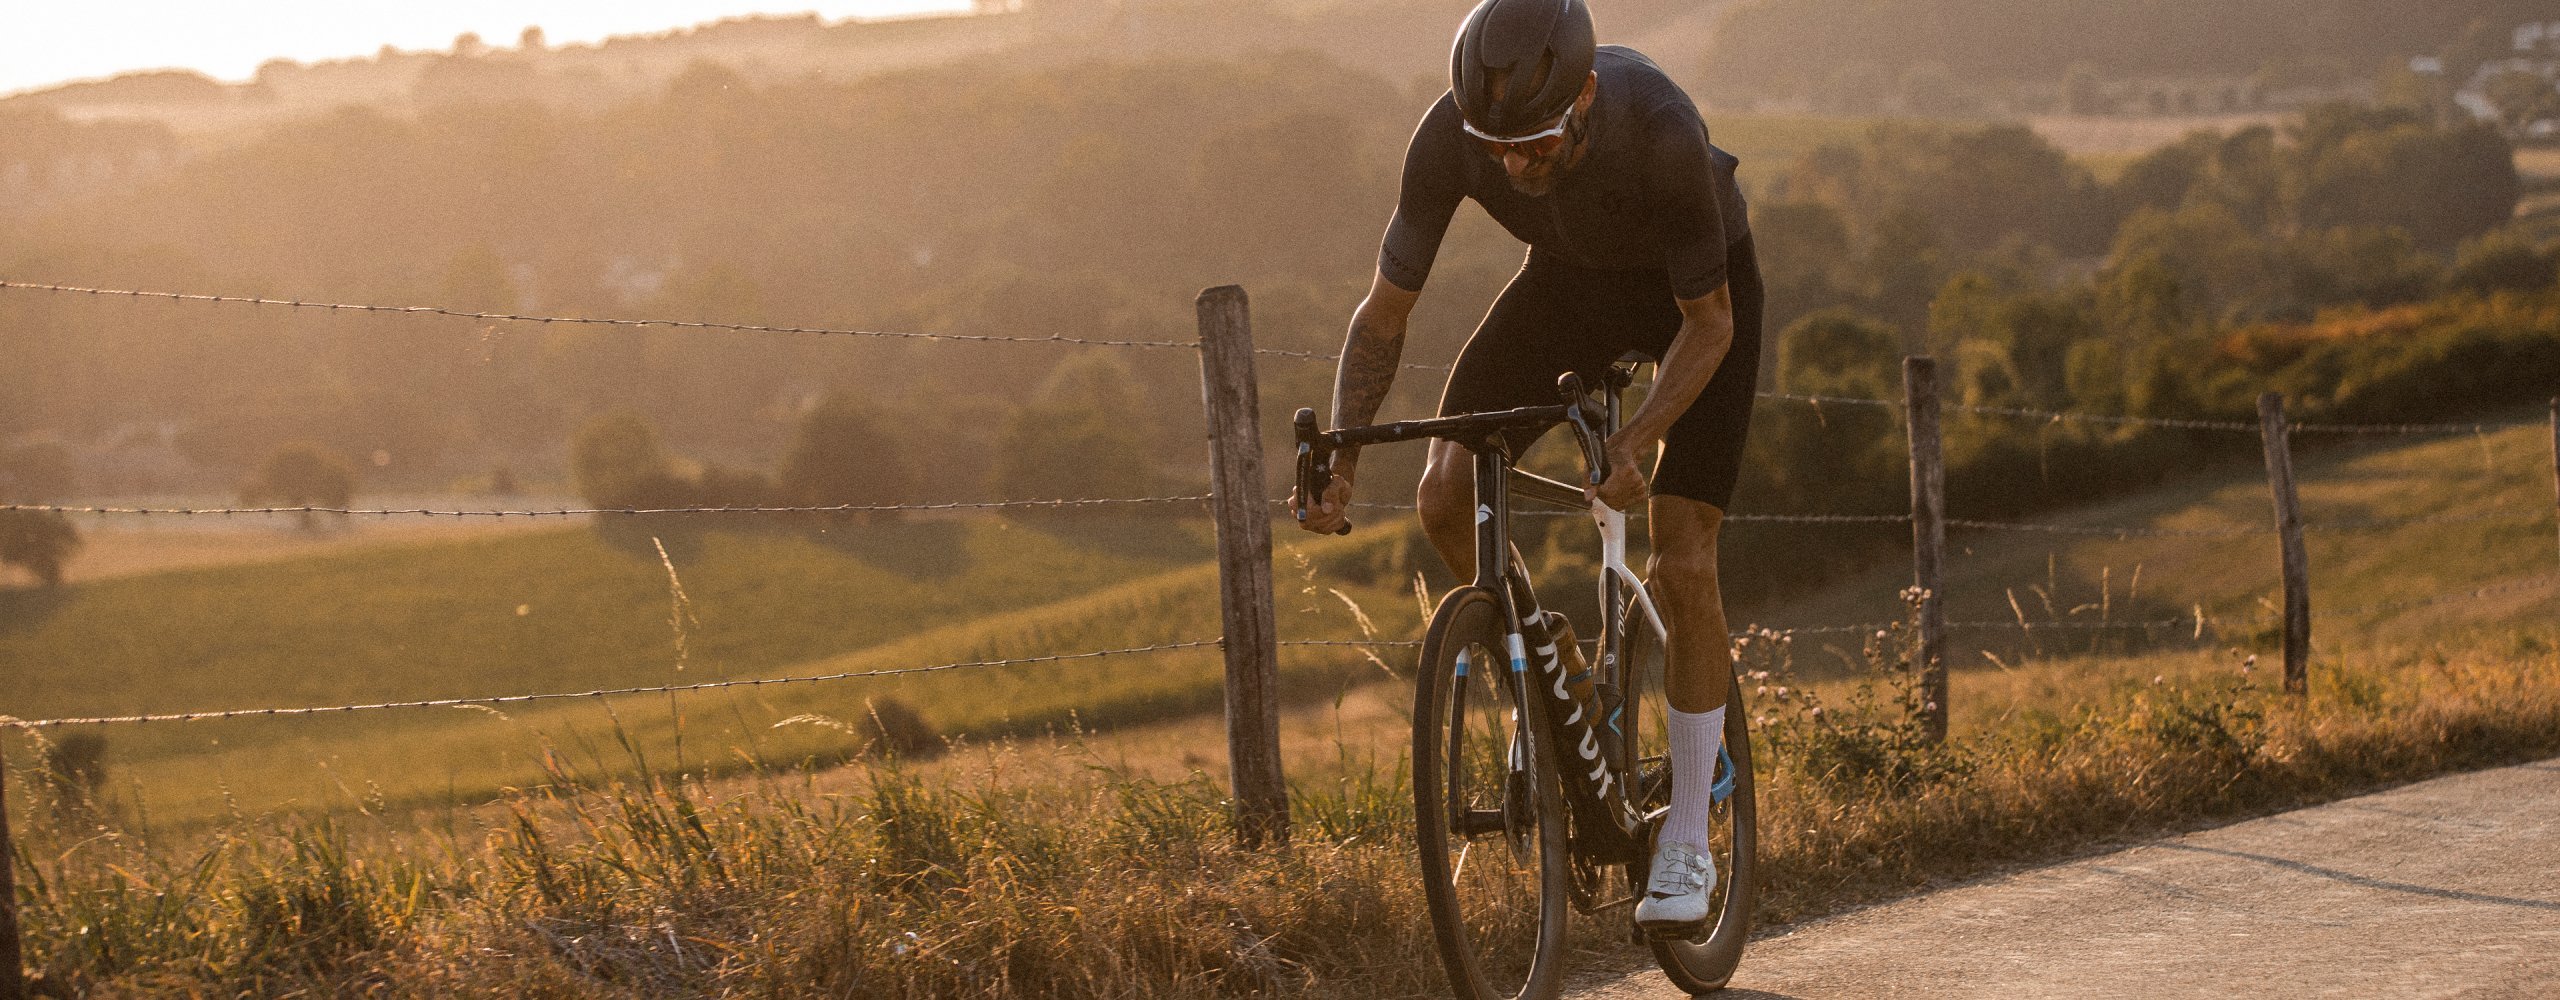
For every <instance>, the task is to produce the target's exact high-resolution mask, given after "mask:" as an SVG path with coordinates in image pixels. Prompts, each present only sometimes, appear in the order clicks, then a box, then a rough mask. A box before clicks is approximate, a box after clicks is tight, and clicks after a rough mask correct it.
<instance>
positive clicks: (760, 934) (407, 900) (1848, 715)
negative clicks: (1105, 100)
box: [23, 626, 2560, 998]
mask: <svg viewBox="0 0 2560 1000" xmlns="http://www.w3.org/2000/svg"><path fill="white" fill-rule="evenodd" d="M1771 648H1772V649H1781V648H1783V647H1777V646H1773V647H1771ZM2555 648H2560V635H2555V634H2554V632H2553V630H2552V629H2550V628H2549V627H2547V626H2535V627H2532V628H2527V629H2509V630H2506V631H2505V633H2504V634H2503V635H2502V636H2501V637H2499V638H2498V640H2497V641H2494V642H2480V643H2462V642H2448V643H2431V644H2422V645H2409V646H2400V647H2394V648H2391V649H2389V650H2382V649H2376V650H2372V651H2359V652H2357V653H2354V654H2351V655H2349V656H2346V657H2343V658H2341V659H2340V660H2339V661H2338V662H2336V663H2334V664H2332V665H2331V668H2330V671H2329V672H2328V673H2327V674H2326V675H2325V676H2324V683H2322V684H2321V685H2319V686H2317V687H2315V688H2314V694H2313V695H2312V697H2311V698H2309V699H2308V700H2295V699H2290V698H2285V697H2282V696H2279V695H2275V694H2272V693H2271V692H2270V691H2269V690H2268V685H2267V684H2265V683H2264V678H2263V675H2260V676H2257V677H2251V676H2248V675H2244V674H2242V673H2240V672H2239V671H2238V669H2237V665H2236V664H2233V663H2229V662H2220V661H2218V660H2217V658H2212V657H2202V656H2198V655H2196V654H2183V653H2182V654H2157V655H2155V656H2152V657H2147V658H2141V659H2137V660H2133V661H2116V662H2114V663H2112V664H2111V666H2113V667H2116V668H2118V669H2117V670H2116V671H2113V672H2112V673H2114V674H2116V675H2117V676H2116V677H2113V678H2110V677H2108V676H2103V675H2101V674H2100V673H2098V672H2093V671H2087V670H2082V669H2079V667H2080V666H2082V665H2081V664H2076V663H2073V662H2071V661H2064V660H2057V661H2053V662H2049V663H2039V664H2036V665H2033V666H2031V667H2027V668H2022V669H2021V670H2019V671H2014V672H2012V673H2011V674H2008V675H1981V674H1977V675H1975V676H1973V677H1972V678H1971V679H1969V680H1968V681H1967V682H1966V683H1967V684H1968V685H1969V687H1970V690H1969V691H1968V693H1969V694H1972V695H1976V696H1978V697H1976V698H1974V699H1973V700H1974V701H1976V702H1977V703H1979V704H1984V705H1988V704H1990V703H1991V702H1992V700H1993V697H1992V696H1993V695H1994V694H1995V692H1996V688H1994V687H1986V686H1983V685H1985V684H1992V683H2007V684H2010V685H2012V687H2011V688H2010V689H2009V690H2008V692H2007V693H2008V694H2009V695H2010V699H2009V700H2008V701H2007V703H2006V704H2007V707H2006V710H2005V711H2004V712H2003V713H2001V714H2000V715H1998V716H1990V715H1980V714H1978V715H1976V716H1975V717H1973V718H1970V719H1969V720H1968V724H1967V725H1966V726H1964V727H1963V728H1962V729H1961V730H1960V733H1959V736H1958V737H1957V738H1956V739H1955V740H1953V741H1951V742H1950V743H1949V744H1946V745H1944V746H1941V747H1929V746H1924V745H1921V744H1918V743H1915V742H1912V741H1910V740H1908V739H1907V738H1906V737H1907V734H1908V726H1907V724H1906V723H1907V720H1901V719H1898V718H1896V717H1894V716H1893V715H1892V714H1891V713H1889V712H1874V711H1860V710H1857V709H1855V708H1854V707H1853V706H1855V705H1856V704H1858V699H1857V698H1856V697H1855V695H1854V693H1853V692H1852V691H1851V690H1850V688H1851V686H1852V685H1850V684H1846V683H1834V684H1830V685H1824V686H1821V687H1820V690H1821V691H1822V692H1823V694H1824V696H1825V697H1826V698H1827V699H1828V701H1827V704H1828V705H1829V706H1830V707H1831V708H1832V709H1833V711H1832V712H1831V714H1830V716H1829V718H1830V720H1831V721H1830V722H1828V723H1815V722H1813V721H1812V720H1811V717H1810V716H1809V715H1808V714H1807V713H1806V712H1804V711H1803V710H1802V708H1801V706H1805V705H1807V704H1808V702H1807V700H1806V698H1805V697H1804V689H1802V688H1799V689H1797V691H1796V693H1795V694H1794V695H1793V696H1792V697H1790V698H1787V699H1779V698H1776V697H1774V696H1772V695H1769V694H1766V693H1763V694H1761V695H1759V696H1758V697H1759V699H1760V700H1759V702H1758V704H1757V705H1756V706H1755V710H1756V711H1758V712H1760V713H1761V714H1763V715H1765V716H1768V717H1769V719H1768V721H1766V722H1764V723H1763V724H1762V727H1761V731H1760V736H1759V739H1761V740H1762V746H1763V747H1765V748H1766V749H1767V753H1766V754H1765V755H1764V756H1763V758H1762V759H1763V760H1764V761H1765V762H1766V763H1765V764H1764V768H1763V770H1762V772H1761V774H1760V782H1761V789H1762V791H1761V802H1762V809H1763V813H1762V827H1761V829H1762V836H1763V848H1762V850H1763V854H1762V859H1763V871H1764V875H1765V877H1766V879H1767V887H1768V888H1767V891H1766V894H1765V895H1764V898H1763V909H1762V912H1761V917H1762V919H1763V921H1764V922H1766V923H1770V924H1774V923H1777V922H1782V921H1788V920H1793V919H1800V918H1803V917H1806V916H1810V915H1814V914H1819V913H1822V912H1826V911H1829V910H1832V909H1836V908H1838V907H1840V906H1842V905H1846V904H1850V903H1854V902H1858V901H1863V900H1868V899H1875V898H1882V897H1886V896H1891V895H1895V894H1899V893H1904V892H1909V891H1912V890H1913V889H1916V888H1920V887H1924V886H1927V885H1930V884H1934V883H1941V882H1945V881H1948V880H1955V879H1962V878H1967V877H1971V876H1975V875H1979V874H1982V873H1984V872H1985V871H1989V870H1994V869H1997V868H2000V867H2003V866H2008V865H2015V864H2020V863H2025V862H2031V861H2034V860H2038V859H2041V858H2047V857H2052V856H2056V855H2058V854H2067V853H2070V852H2074V851H2079V850H2085V849H2087V848H2088V847H2089V846H2091V845H2092V844H2103V843H2108V842H2112V841H2116V840H2119V839H2123V838H2128V837H2136V836H2141V835H2144V834H2147V833H2150V832H2154V831H2158V830H2162V829H2170V828H2177V827H2181V826H2190V825H2195V824H2201V823H2209V822H2214V821H2218V820H2222V819H2228V818H2234V817H2238V816H2245V815H2251V814H2255V813H2259V812H2264V811H2267V810H2272V809H2278V808H2282V807H2286V806H2289V805H2293V804H2297V803H2302V802H2309V801H2317V800H2321V799H2326V798H2332V797H2336V796H2339V795H2343V794H2349V793H2352V792H2354V791H2357V790H2361V789H2365V788H2370V787H2374V786H2376V785H2378V784H2383V783H2389V782H2393V781H2399V780H2407V779H2410V778H2415V777H2420V776H2424V775H2427V774H2431V773H2437V772H2440V771H2442V770H2445V769H2448V768H2460V767H2472V766H2481V765H2486V764H2494V763H2502V762H2509V761H2515V760H2522V759H2533V758H2535V757H2537V756H2541V755H2547V754H2550V753H2553V752H2560V657H2556V656H2555V655H2554V653H2553V650H2554V649H2555ZM1784 660H1785V657H1784V656H1768V655H1763V656H1758V657H1755V658H1754V659H1753V661H1752V666H1754V667H1755V668H1771V667H1775V668H1777V673H1776V674H1774V675H1773V676H1772V677H1770V678H1767V680H1771V681H1784V680H1786V679H1787V677H1786V676H1785V672H1784V668H1783V666H1782V664H1783V662H1784ZM2123 673H2138V674H2148V675H2150V676H2148V677H2144V678H2139V679H2132V678H2124V677H2122V676H2121V675H2122V674H2123ZM1993 676H1999V677H2004V678H2006V679H2005V681H2001V682H1994V681H1992V677H1993ZM1862 679H1863V680H1870V681H1872V680H1875V679H1876V678H1875V677H1874V676H1869V677H1866V678H1862ZM1888 683H1889V682H1888ZM1323 711H1324V710H1323V709H1318V710H1317V713H1318V714H1321V713H1322V712H1323ZM1392 714H1393V713H1392V711H1390V712H1388V713H1386V715H1387V716H1392ZM1306 749H1307V750H1308V751H1309V752H1317V753H1321V752H1323V748H1321V747H1308V748H1306ZM1336 755H1337V756H1338V757H1349V758H1351V759H1353V760H1354V761H1355V762H1356V761H1358V760H1359V757H1360V755H1359V754H1358V753H1357V751H1356V750H1343V751H1337V754H1336ZM568 769H570V770H578V769H579V768H578V767H577V766H576V765H570V766H569V768H568ZM589 777H590V778H593V777H595V776H594V775H592V774H590V775H589ZM1408 794H1409V793H1408V792H1407V791H1406V789H1405V787H1404V784H1403V774H1402V771H1401V768H1400V766H1399V765H1398V764H1397V763H1396V762H1395V761H1393V760H1392V759H1386V760H1377V759H1372V761H1371V762H1370V763H1369V764H1368V765H1367V766H1357V765H1356V764H1355V766H1352V767H1346V768H1342V769H1340V770H1339V771H1338V772H1337V773H1336V774H1335V775H1333V776H1331V777H1330V779H1329V780H1322V781H1302V782H1300V783H1299V784H1298V786H1297V793H1296V798H1295V801H1294V806H1295V814H1296V819H1297V831H1298V835H1297V839H1296V841H1295V843H1294V844H1293V845H1292V846H1291V847H1290V848H1288V849H1286V850H1281V851H1276V852H1269V853H1248V852H1240V851H1237V850H1235V849H1234V848H1233V846H1232V831H1231V830H1230V829H1229V827H1228V826H1227V823H1226V821H1225V819H1224V816H1225V808H1224V804H1223V801H1222V792H1221V789H1220V786H1219V783H1218V782H1217V781H1216V780H1214V779H1212V778H1210V777H1208V776H1206V775H1201V774H1196V773H1195V774H1192V775H1190V776H1188V777H1182V776H1175V777H1170V778H1157V777H1151V776H1148V775H1146V774H1144V773H1141V772H1138V771H1135V770H1133V769H1131V768H1129V767H1127V766H1125V765H1123V764H1121V763H1119V762H1118V761H1117V760H1116V758H1115V755H1114V754H1113V753H1112V752H1111V751H1110V750H1108V749H1099V750H1097V749H1094V748H1092V747H1089V746H1077V745H1074V744H1069V745H1067V746H1066V747H1064V748H1056V747H1050V746H1046V745H1023V746H1014V747H1003V748H997V749H995V750H992V751H990V752H986V753H983V754H978V755H974V756H970V757H967V758H966V759H965V761H963V760H955V761H952V762H946V763H944V764H940V765H933V766H929V767H903V766H884V765H878V764H874V765H870V766H867V767H863V768H858V769H853V770H849V771H839V772H833V773H831V774H826V775H820V774H814V773H806V772H801V773H791V772H779V773H766V774H762V775H755V776H749V777H745V778H732V779H726V780H723V781H720V782H716V783H709V784H701V783H663V782H662V783H652V784H642V783H626V784H609V785H607V786H606V787H603V788H601V789H599V790H597V791H593V792H589V793H577V794H572V793H558V792H554V793H545V794H530V795H525V796H519V797H516V798H514V799H513V800H512V801H511V802H510V803H509V804H508V805H506V806H505V807H502V808H497V809H485V810H476V811H471V812H467V813H464V814H462V815H461V816H460V817H459V818H458V819H457V818H453V817H448V820H449V821H450V823H451V825H449V826H447V827H445V828H443V829H429V830H424V831H422V830H419V829H417V828H415V827H413V826H410V825H408V824H407V822H406V821H405V820H404V819H402V818H399V817H392V818H388V819H386V818H381V817H378V816H377V817H358V816H346V817H340V818H335V819H283V820H261V821H244V822H240V823H237V824H234V825H232V826H230V827H227V828H225V829H223V830H220V831H216V832H213V833H211V834H209V835H198V836H193V837H187V838H160V839H154V838H149V837H124V838H117V837H96V836H91V835H88V831H83V830H70V831H66V830H63V829H61V828H60V827H58V826H56V825H54V824H51V823H47V822H38V823H37V824H35V825H34V827H33V828H32V829H31V830H29V831H28V833H27V837H28V840H27V843H28V846H29V851H28V854H27V856H26V858H25V859H24V863H25V865H26V868H25V872H26V876H25V877H24V879H23V884H25V885H26V886H27V888H26V890H25V895H24V897H23V898H24V901H25V904H26V912H27V915H28V925H29V928H30V938H29V956H28V957H29V960H30V962H31V964H32V965H33V967H35V968H36V969H38V970H39V971H40V972H41V973H42V974H43V975H44V977H45V981H46V983H47V984H48V985H52V986H59V987H60V988H62V989H63V990H65V991H66V992H69V993H72V994H74V995H84V996H99V997H124V996H156V995H169V994H184V995H256V996H269V995H315V996H354V995H364V996H377V997H426V996H455V995H472V996H492V997H537V996H538V997H599V998H601V997H633V996H640V997H690V996H709V995H755V996H785V995H788V996H802V995H820V996H865V997H995V996H1055V997H1073V996H1115V997H1121V996H1128V997H1204V996H1227V995H1237V994H1256V995H1272V996H1305V997H1327V998H1331V997H1345V998H1348V997H1425V996H1433V995H1440V994H1441V992H1442V987H1441V985H1440V983H1439V982H1438V978H1437V975H1436V974H1435V973H1434V972H1433V969H1434V968H1435V963H1434V961H1433V959H1432V956H1431V952H1430V950H1429V949H1430V944H1429V938H1428V933H1429V931H1428V927H1429V923H1428V919H1427V917H1426V916H1425V914H1424V911H1423V906H1422V901H1421V899H1420V894H1419V892H1418V891H1417V889H1418V885H1417V880H1416V879H1415V877H1414V873H1413V871H1412V869H1411V863H1412V862H1411V852H1412V848H1411V845H1410V843H1409V842H1408V840H1407V838H1408V833H1407V832H1406V810H1405V809H1404V808H1403V806H1402V802H1403V801H1404V798H1405V796H1406V795H1408ZM1620 919H1622V917H1604V918H1602V919H1581V920H1578V921H1577V923H1576V925H1575V926H1576V931H1577V941H1576V944H1577V948H1576V952H1575V954H1576V957H1577V961H1578V962H1579V963H1581V964H1583V965H1584V966H1585V967H1628V966H1633V965H1637V964H1640V963H1641V962H1642V957H1641V956H1640V955H1638V954H1636V953H1634V952H1633V951H1632V950H1631V949H1629V948H1627V946H1626V945H1625V944H1624V930H1623V924H1622V923H1619V922H1618V921H1619V920H1620Z"/></svg>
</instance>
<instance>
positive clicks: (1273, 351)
mask: <svg viewBox="0 0 2560 1000" xmlns="http://www.w3.org/2000/svg"><path fill="white" fill-rule="evenodd" d="M1253 353H1255V354H1262V355H1268V356H1271V357H1276V358H1297V359H1299V360H1301V361H1325V362H1340V361H1341V360H1342V355H1339V354H1318V353H1316V352H1314V351H1292V350H1287V349H1285V348H1279V347H1257V348H1254V349H1253ZM1396 367H1398V368H1403V369H1406V370H1409V371H1418V372H1445V371H1448V370H1449V369H1451V368H1455V367H1457V363H1456V362H1450V363H1448V364H1438V365H1434V364H1425V363H1423V362H1419V361H1399V362H1397V363H1396Z"/></svg>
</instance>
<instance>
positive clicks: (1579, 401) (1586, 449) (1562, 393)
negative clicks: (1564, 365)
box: [1556, 372, 1609, 489]
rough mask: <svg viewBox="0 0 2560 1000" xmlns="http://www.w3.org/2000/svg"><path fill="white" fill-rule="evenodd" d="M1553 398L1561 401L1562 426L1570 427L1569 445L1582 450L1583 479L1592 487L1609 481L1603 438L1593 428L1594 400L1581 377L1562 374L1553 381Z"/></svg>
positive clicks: (1594, 415) (1607, 456)
mask: <svg viewBox="0 0 2560 1000" xmlns="http://www.w3.org/2000/svg"><path fill="white" fill-rule="evenodd" d="M1556 395H1557V396H1559V397H1562V398H1563V400H1564V420H1565V423H1568V424H1571V425H1573V443H1574V444H1575V445H1578V446H1580V447H1581V448H1582V465H1583V468H1584V469H1586V470H1589V471H1588V473H1587V474H1586V475H1585V476H1584V478H1585V479H1588V480H1589V481H1590V484H1591V486H1592V487H1593V488H1595V489H1596V488H1598V487H1599V485H1600V484H1602V483H1605V482H1608V481H1609V450H1608V448H1607V447H1606V444H1607V442H1606V441H1604V440H1603V437H1604V435H1602V434H1601V433H1600V430H1599V428H1598V427H1597V426H1595V423H1596V421H1595V417H1596V414H1594V413H1593V411H1594V410H1595V409H1597V408H1598V403H1597V401H1596V400H1594V399H1592V398H1591V394H1590V393H1589V392H1588V391H1586V390H1585V389H1584V388H1583V384H1582V376H1581V375H1580V374H1578V373H1575V372H1566V373H1564V375H1563V376H1561V377H1559V378H1557V379H1556Z"/></svg>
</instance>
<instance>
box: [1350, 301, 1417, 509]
mask: <svg viewBox="0 0 2560 1000" xmlns="http://www.w3.org/2000/svg"><path fill="white" fill-rule="evenodd" d="M1420 294H1421V293H1419V292H1411V291H1406V290H1405V289H1403V288H1400V287H1397V286H1396V284H1395V283H1393V282H1390V281H1388V280H1387V278H1386V276H1385V275H1383V274H1381V275H1379V276H1378V277H1377V279H1376V280H1375V281H1374V282H1372V283H1371V284H1370V285H1369V297H1368V298H1366V299H1362V300H1361V301H1360V308H1358V309H1356V310H1354V311H1353V312H1352V314H1351V333H1350V335H1349V336H1346V337H1344V338H1343V340H1342V363H1341V365H1340V366H1339V367H1337V368H1335V369H1334V374H1333V426H1335V427H1358V426H1362V425H1364V424H1367V423H1369V422H1370V421H1373V420H1375V419H1377V417H1378V407H1379V406H1380V405H1381V404H1383V403H1385V402H1386V400H1387V389H1388V388H1389V387H1390V386H1393V385H1395V381H1396V363H1397V362H1399V361H1402V360H1404V329H1405V319H1406V318H1407V317H1409V316H1411V315H1412V314H1413V303H1414V299H1415V298H1416V297H1418V296H1419V295H1420ZM1359 464H1360V452H1359V450H1358V449H1356V448H1346V449H1343V450H1342V451H1341V452H1339V453H1337V455H1336V456H1335V458H1334V462H1333V470H1334V472H1335V473H1337V474H1339V475H1341V476H1342V477H1343V478H1345V479H1349V478H1351V470H1352V469H1353V468H1355V467H1357V466H1358V465H1359Z"/></svg>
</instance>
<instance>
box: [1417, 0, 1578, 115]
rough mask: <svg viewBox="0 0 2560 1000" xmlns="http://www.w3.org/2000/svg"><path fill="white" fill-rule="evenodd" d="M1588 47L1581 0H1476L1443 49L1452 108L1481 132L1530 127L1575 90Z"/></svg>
mask: <svg viewBox="0 0 2560 1000" xmlns="http://www.w3.org/2000/svg"><path fill="white" fill-rule="evenodd" d="M1593 51H1594V42H1593V39H1592V34H1591V8H1590V7H1588V6H1585V5H1584V4H1583V2H1582V0H1484V2H1483V3H1480V4H1477V5H1476V9H1475V10H1474V11H1472V12H1470V13H1469V14H1468V15H1467V21H1466V23H1465V24H1461V25H1459V26H1458V41H1457V44H1456V45H1454V46H1452V47H1451V48H1450V52H1449V90H1450V92H1451V93H1452V94H1455V95H1456V96H1457V99H1458V115H1459V117H1461V118H1464V119H1466V123H1467V130H1468V131H1470V132H1474V133H1476V134H1477V135H1479V136H1483V137H1485V138H1490V139H1509V138H1514V137H1518V136H1524V135H1527V134H1529V133H1532V132H1535V131H1537V130H1538V127H1539V126H1541V125H1545V124H1546V123H1548V122H1551V121H1554V120H1555V118H1556V116H1557V115H1561V114H1563V113H1564V110H1565V109H1566V108H1568V107H1571V106H1573V102H1574V99H1575V98H1577V97H1580V96H1582V82H1583V81H1584V80H1586V79H1589V78H1590V76H1591V61H1592V58H1593ZM1505 71H1508V72H1505ZM1497 80H1499V81H1500V83H1501V84H1502V88H1501V89H1500V90H1499V91H1497V90H1495V89H1494V84H1495V82H1496V81H1497Z"/></svg>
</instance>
